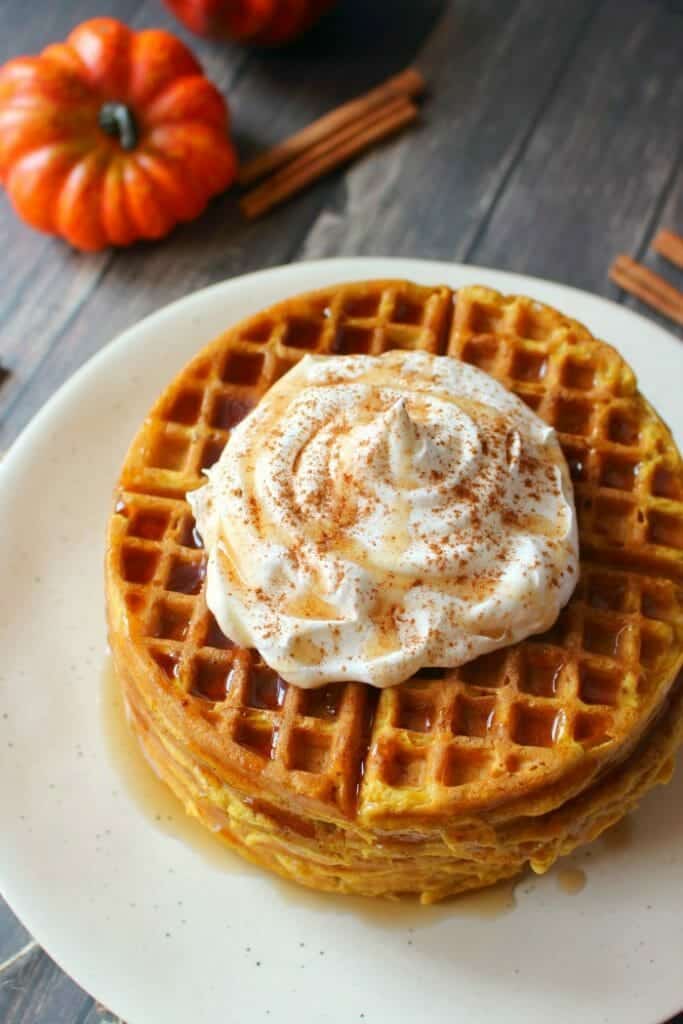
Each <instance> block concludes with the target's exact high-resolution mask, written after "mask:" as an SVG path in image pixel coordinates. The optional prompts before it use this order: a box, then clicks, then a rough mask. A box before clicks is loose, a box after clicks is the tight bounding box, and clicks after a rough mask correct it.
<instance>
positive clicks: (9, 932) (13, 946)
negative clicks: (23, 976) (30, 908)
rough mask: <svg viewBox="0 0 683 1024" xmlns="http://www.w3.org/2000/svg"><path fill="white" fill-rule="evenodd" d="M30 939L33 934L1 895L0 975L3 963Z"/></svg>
mask: <svg viewBox="0 0 683 1024" xmlns="http://www.w3.org/2000/svg"><path fill="white" fill-rule="evenodd" d="M30 941H31V936H30V935H29V933H28V932H27V931H26V929H25V928H24V926H23V925H22V924H21V923H20V922H19V921H18V920H17V918H16V917H15V916H14V914H13V913H12V911H11V910H10V908H9V907H8V906H7V904H6V903H5V901H4V900H3V899H2V897H1V896H0V975H2V970H3V965H4V964H5V963H6V962H7V961H8V960H10V959H11V958H12V957H13V956H14V955H15V954H16V953H18V952H19V950H20V949H23V948H24V947H25V946H26V944H27V943H28V942H30Z"/></svg>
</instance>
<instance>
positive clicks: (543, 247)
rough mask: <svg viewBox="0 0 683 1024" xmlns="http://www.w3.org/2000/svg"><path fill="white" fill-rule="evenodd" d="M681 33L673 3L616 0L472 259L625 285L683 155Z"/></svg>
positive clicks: (604, 11) (607, 6)
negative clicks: (615, 270)
mask: <svg viewBox="0 0 683 1024" xmlns="http://www.w3.org/2000/svg"><path fill="white" fill-rule="evenodd" d="M682 44H683V25H682V23H681V19H680V16H677V15H676V14H674V13H673V12H672V11H671V10H670V9H669V8H668V7H667V6H666V5H664V4H661V3H656V4H655V3H650V2H648V0H632V2H630V3H628V4H624V3H621V2H620V0H606V2H605V3H604V4H603V5H602V8H601V10H600V11H599V13H598V15H597V17H596V18H595V20H594V22H593V24H592V25H591V26H590V29H589V32H588V33H587V35H586V37H585V39H584V40H583V42H582V44H581V45H580V47H579V49H578V51H577V54H576V58H575V61H574V63H573V64H572V67H571V73H569V74H567V75H565V76H564V79H563V80H562V82H561V83H559V85H558V88H557V91H556V94H555V96H554V97H553V99H552V102H551V103H550V105H549V106H548V109H547V110H546V111H545V113H544V115H543V117H542V118H541V120H540V121H539V124H538V126H537V128H536V131H535V133H534V135H533V138H531V139H530V141H529V145H528V147H527V149H526V151H525V152H524V154H523V155H522V158H521V159H520V161H519V163H518V164H517V166H516V167H515V168H514V170H513V172H512V174H511V175H510V178H509V181H508V182H507V186H506V188H505V191H504V193H503V194H502V195H501V197H500V199H499V201H498V202H497V204H496V205H495V208H494V209H493V211H492V213H491V215H490V217H489V218H488V220H487V221H486V222H485V223H484V224H483V225H482V232H481V236H480V237H479V238H478V239H477V240H476V242H475V244H474V245H473V246H472V247H471V248H470V249H468V251H467V257H468V259H470V260H471V261H472V262H475V263H481V264H483V265H488V266H495V267H504V268H509V269H511V270H516V271H520V272H525V273H531V274H538V275H540V276H542V277H550V278H556V279H557V280H560V281H564V282H567V283H569V284H574V285H577V286H579V287H584V288H589V289H593V290H596V291H600V292H602V293H603V294H606V295H613V296H615V295H616V294H617V291H616V289H614V288H613V286H611V285H610V284H609V283H608V280H607V271H608V268H609V265H610V263H611V261H612V259H613V257H614V256H615V255H616V253H617V252H619V251H624V252H631V253H633V254H634V255H636V254H638V253H639V250H640V248H641V247H642V244H643V240H644V238H645V237H646V236H648V237H649V234H650V233H651V229H652V225H651V219H652V216H653V213H654V211H656V210H657V209H658V204H659V202H660V200H661V197H662V195H663V193H664V192H665V190H666V189H667V186H668V184H669V182H670V178H671V175H672V169H673V168H674V167H675V163H676V156H677V151H678V149H679V146H680V141H681V110H683V76H681V74H680V70H681V48H682ZM678 216H679V217H680V209H679V211H678ZM671 217H672V218H673V217H674V211H672V213H671Z"/></svg>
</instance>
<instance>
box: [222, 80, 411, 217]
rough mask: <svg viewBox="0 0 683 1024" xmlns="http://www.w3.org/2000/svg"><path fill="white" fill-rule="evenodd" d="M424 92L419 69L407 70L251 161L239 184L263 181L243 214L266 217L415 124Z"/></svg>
mask: <svg viewBox="0 0 683 1024" xmlns="http://www.w3.org/2000/svg"><path fill="white" fill-rule="evenodd" d="M424 90H425V81H424V79H423V77H422V75H421V74H420V72H419V71H417V70H416V69H415V68H408V69H407V70H406V71H403V72H401V74H399V75H395V76H394V77H393V78H390V79H388V80H387V81H386V82H384V83H383V84H382V85H379V86H377V88H376V89H373V90H372V91H371V92H369V93H366V94H365V95H364V96H360V97H359V98H358V99H355V100H351V101H350V102H349V103H345V104H344V105H343V106H341V107H337V108H336V109H335V110H332V111H331V112H330V113H328V114H325V116H324V117H321V118H319V119H318V120H317V121H314V122H313V123H312V124H309V125H308V127H306V128H304V129H303V130H302V131H300V132H297V133H296V134H295V135H292V136H291V137H290V138H288V139H285V141H284V142H281V143H279V144H278V145H277V146H275V147H274V148H273V149H269V150H267V151H266V152H265V153H261V154H260V155H259V156H257V157H255V158H254V159H253V160H250V161H248V162H247V163H246V164H244V165H243V167H242V169H241V171H240V175H239V181H240V184H242V185H244V186H250V185H253V184H254V183H256V182H258V181H261V184H260V185H257V187H256V188H253V189H252V190H251V191H250V192H247V194H246V195H245V196H244V197H243V198H242V201H241V203H240V206H241V209H242V211H243V213H244V214H245V216H247V217H248V218H250V219H255V218H256V217H260V216H262V215H263V214H264V213H267V212H268V210H270V209H272V208H273V207H274V206H277V205H279V204H280V203H282V202H284V201H285V200H286V199H289V198H290V197H291V196H293V195H295V194H296V193H297V192H300V191H301V190H302V189H304V188H306V186H308V185H310V184H312V183H313V182H314V181H317V180H318V179H319V178H321V177H322V176H323V175H325V174H328V173H329V172H330V171H333V170H335V169H336V168H337V167H340V166H341V165H342V164H345V163H347V162H348V161H349V160H351V159H352V158H353V157H355V156H357V155H358V154H359V153H361V152H362V151H363V150H365V149H367V148H368V147H369V146H371V145H373V144H374V143H377V142H380V141H381V140H382V139H385V138H388V137H389V136H390V135H393V134H394V133H395V132H398V131H400V130H401V129H402V128H405V127H406V126H407V125H409V124H411V122H413V121H414V120H415V118H416V117H417V115H418V108H417V105H416V103H415V100H416V99H417V97H419V96H420V95H421V94H422V93H423V92H424ZM262 179H263V180H262Z"/></svg>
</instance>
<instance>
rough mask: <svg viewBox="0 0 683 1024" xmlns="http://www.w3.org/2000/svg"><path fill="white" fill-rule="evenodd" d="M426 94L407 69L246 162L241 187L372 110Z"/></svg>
mask: <svg viewBox="0 0 683 1024" xmlns="http://www.w3.org/2000/svg"><path fill="white" fill-rule="evenodd" d="M424 90H425V80H424V78H423V77H422V75H421V74H420V72H419V71H418V70H417V69H416V68H407V69H406V70H405V71H402V72H401V73H400V74H398V75H394V77H393V78H389V79H388V80H387V81H386V82H383V83H382V85H378V86H377V87H376V88H375V89H372V90H371V91H370V92H368V93H365V95H364V96H359V97H358V99H355V100H351V101H350V102H349V103H344V104H343V105H342V106H341V107H337V108H336V109H335V110H332V111H330V113H329V114H325V115H324V116H323V117H320V118H318V120H317V121H313V122H312V124H309V125H308V126H307V127H306V128H303V129H302V130H301V131H300V132H297V133H296V134H295V135H292V136H290V137H289V138H288V139H285V140H284V142H280V143H279V144H278V145H277V146H274V147H273V148H272V149H269V150H266V152H265V153H261V154H260V155H259V156H256V157H254V159H253V160H249V161H247V163H246V164H244V165H243V167H242V168H241V169H240V172H239V176H238V181H239V183H240V184H241V185H251V184H253V182H255V181H258V179H259V178H264V177H265V176H266V175H267V174H270V173H271V172H272V171H276V170H278V168H280V167H282V166H283V165H284V164H286V163H289V162H290V161H292V160H294V159H296V158H297V157H298V156H300V155H301V154H302V153H304V152H306V150H308V149H310V148H311V147H312V146H314V145H315V144H316V143H318V142H321V141H322V140H323V139H326V138H330V137H333V136H334V135H336V134H337V133H338V132H339V131H341V130H342V129H344V128H346V127H348V126H349V125H352V124H354V123H356V122H358V121H359V120H360V119H361V118H364V117H365V116H366V115H367V114H368V113H369V112H370V111H371V110H373V109H377V108H381V107H383V106H385V105H386V104H387V103H389V102H391V101H392V100H395V99H397V98H400V97H402V98H403V99H413V98H415V97H416V96H419V95H420V94H421V93H422V92H424Z"/></svg>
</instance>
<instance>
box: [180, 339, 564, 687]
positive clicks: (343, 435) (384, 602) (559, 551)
mask: <svg viewBox="0 0 683 1024" xmlns="http://www.w3.org/2000/svg"><path fill="white" fill-rule="evenodd" d="M207 476H208V483H207V484H206V485H205V486H204V487H201V488H200V489H199V490H196V491H194V492H192V493H191V494H189V495H188V500H189V501H190V504H191V505H192V508H193V510H194V513H195V517H196V520H197V525H198V528H199V531H200V533H201V536H202V538H203V541H204V545H205V548H206V550H207V554H208V567H207V602H208V605H209V607H210V609H211V611H212V612H213V614H214V615H215V617H216V620H217V621H218V624H219V625H220V627H221V629H222V630H223V631H224V632H225V633H226V634H227V636H229V637H230V638H231V639H232V640H233V641H234V642H235V643H238V644H241V645H243V646H246V647H256V648H257V649H258V650H259V652H260V654H261V656H262V657H263V659H264V660H265V661H266V663H267V664H268V665H270V666H271V667H272V668H274V669H275V670H276V671H277V672H278V673H279V674H280V675H281V676H282V678H283V679H285V680H287V681H288V682H291V683H294V684H295V685H297V686H302V687H315V686H319V685H322V684H324V683H327V682H332V681H337V680H358V681H361V682H367V683H371V684H372V685H373V686H379V687H384V686H390V685H393V684H394V683H399V682H402V681H403V680H405V679H407V678H409V677H410V676H411V675H413V674H414V673H415V672H417V671H419V670H420V669H422V668H424V667H429V666H431V667H435V666H439V667H441V666H456V665H460V664H463V663H464V662H467V661H470V660H472V659H473V658H476V657H478V656H479V655H480V654H484V653H485V652H486V651H491V650H493V649H495V648H497V647H502V646H503V645H505V644H510V643H513V642H515V641H517V640H521V639H523V638H524V637H526V636H529V635H531V634H533V633H537V632H541V631H542V630H544V629H547V628H549V627H550V626H551V625H552V623H553V622H554V621H555V619H556V618H557V615H558V613H559V610H560V608H561V607H562V606H563V605H564V604H565V603H566V602H567V601H568V599H569V597H570V595H571V592H572V590H573V588H574V585H575V583H576V580H577V569H578V541H577V528H576V513H575V510H574V504H573V496H572V487H571V482H570V479H569V473H568V470H567V466H566V463H565V460H564V457H563V455H562V451H561V449H560V446H559V443H558V441H557V438H556V435H555V432H554V431H553V430H552V428H551V427H549V426H547V425H546V424H545V423H544V422H543V421H542V420H541V419H539V418H538V417H537V416H536V415H535V414H534V413H533V412H531V410H530V409H528V408H527V407H526V406H525V405H524V403H523V402H522V401H520V399H518V398H517V397H516V396H515V395H513V394H512V393H511V392H508V391H507V390H506V389H505V388H503V387H502V386H501V385H500V384H498V383H497V382H496V381H494V380H493V379H492V378H491V377H489V376H488V375H487V374H485V373H483V372H482V371H480V370H477V369H475V368H474V367H472V366H469V365H467V364H465V363H461V362H459V361H457V360H455V359H450V358H448V357H445V356H432V355H429V354H428V353H425V352H404V351H392V352H388V353H386V354H385V355H383V356H378V357H373V356H339V357H329V356H328V357H325V356H322V357H320V356H317V357H316V356H306V357H305V358H304V359H302V360H301V362H299V363H298V364H297V365H296V366H295V367H294V368H293V369H292V370H290V372H289V373H287V374H286V375H285V376H284V377H282V378H281V380H280V381H278V383H277V384H275V385H274V386H273V387H272V388H271V389H270V390H269V391H268V392H267V393H266V394H265V395H264V397H263V398H262V400H261V402H260V403H259V405H258V406H257V407H256V408H255V409H254V410H253V412H252V413H251V414H250V415H249V416H247V417H246V419H244V420H243V421H242V422H241V423H240V424H239V426H238V427H237V428H236V429H235V430H234V431H233V433H232V435H231V437H230V440H229V442H228V444H227V446H226V448H225V450H224V452H223V454H222V456H221V458H220V459H219V461H218V462H217V463H216V465H214V466H213V467H212V468H211V469H210V470H209V471H208V473H207Z"/></svg>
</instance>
